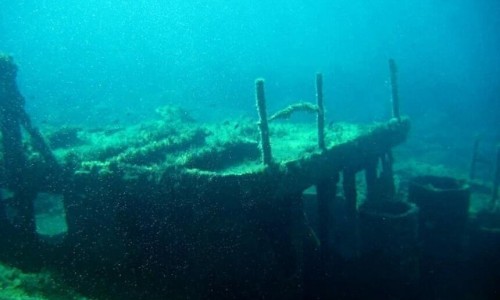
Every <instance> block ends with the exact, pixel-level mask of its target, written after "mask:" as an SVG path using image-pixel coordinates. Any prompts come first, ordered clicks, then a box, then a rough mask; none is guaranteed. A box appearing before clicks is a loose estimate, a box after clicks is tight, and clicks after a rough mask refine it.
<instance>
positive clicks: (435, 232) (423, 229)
mask: <svg viewBox="0 0 500 300" xmlns="http://www.w3.org/2000/svg"><path fill="white" fill-rule="evenodd" d="M408 197H409V201H410V202H413V203H415V204H417V206H418V207H419V208H420V220H419V223H420V230H419V236H420V240H421V243H422V251H423V254H424V255H426V256H431V257H435V258H447V259H453V257H456V256H457V255H460V253H461V251H462V246H463V239H464V234H465V229H466V225H467V219H468V213H469V199H470V189H469V185H468V184H467V183H466V182H465V181H461V180H457V179H454V178H450V177H439V176H419V177H415V178H413V179H412V180H411V181H410V186H409V192H408Z"/></svg>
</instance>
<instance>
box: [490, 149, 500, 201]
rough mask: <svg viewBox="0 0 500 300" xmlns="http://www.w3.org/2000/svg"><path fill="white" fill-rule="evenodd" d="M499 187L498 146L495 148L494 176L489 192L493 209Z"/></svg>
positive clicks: (499, 161) (499, 156)
mask: <svg viewBox="0 0 500 300" xmlns="http://www.w3.org/2000/svg"><path fill="white" fill-rule="evenodd" d="M499 185H500V146H497V156H496V164H495V176H494V178H493V186H492V191H491V207H492V208H493V209H494V208H495V205H496V201H497V199H498V186H499Z"/></svg>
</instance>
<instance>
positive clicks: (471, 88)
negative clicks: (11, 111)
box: [0, 0, 500, 127]
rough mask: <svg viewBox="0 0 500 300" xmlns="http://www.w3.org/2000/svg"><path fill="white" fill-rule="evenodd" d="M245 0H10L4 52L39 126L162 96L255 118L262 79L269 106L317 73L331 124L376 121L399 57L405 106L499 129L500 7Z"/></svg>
mask: <svg viewBox="0 0 500 300" xmlns="http://www.w3.org/2000/svg"><path fill="white" fill-rule="evenodd" d="M240 2H241V1H240ZM240 2H238V3H229V2H228V1H220V0H216V1H180V0H179V1H177V0H174V1H144V0H142V1H97V0H90V1H73V2H71V3H65V2H61V1H54V0H52V1H51V0H46V1H29V0H24V1H9V0H4V1H3V3H2V9H1V11H0V49H1V50H2V51H4V52H7V53H11V54H13V56H14V57H15V59H16V61H17V63H18V64H19V65H20V66H21V68H20V74H19V80H20V83H21V84H20V86H21V90H22V91H23V92H24V94H25V95H26V96H27V97H28V101H27V106H28V109H29V111H30V112H31V113H32V114H33V116H34V117H35V118H36V119H37V120H40V121H47V122H54V123H58V122H80V121H82V122H84V121H90V122H95V121H97V120H98V121H102V122H117V121H120V122H127V121H129V120H132V121H136V120H138V119H141V118H142V117H143V116H146V115H148V114H149V113H150V112H151V111H152V110H153V109H154V108H155V107H157V106H158V105H160V104H163V103H166V102H169V103H181V104H182V105H183V106H186V107H187V108H189V109H193V110H195V111H196V112H197V113H196V114H197V116H201V117H207V118H210V117H211V115H210V114H213V115H221V114H225V113H223V111H230V112H231V113H234V114H238V113H240V114H251V115H252V116H253V114H254V109H253V105H254V101H253V85H252V82H253V80H254V79H255V78H256V77H264V78H265V79H266V80H268V88H267V90H268V93H269V96H268V98H269V99H270V101H269V106H270V110H273V108H279V107H281V106H282V105H283V103H289V102H292V101H296V100H298V99H304V100H309V99H311V100H312V98H313V78H314V73H315V72H317V71H321V72H323V73H324V75H325V81H326V84H325V94H326V95H327V106H328V109H329V112H330V118H332V119H335V120H338V119H346V120H358V119H368V120H370V119H373V118H378V119H380V118H385V117H386V115H387V108H386V106H387V105H386V104H387V103H386V102H387V101H388V99H389V89H388V84H387V79H388V75H387V72H388V71H387V59H388V58H394V59H395V60H396V61H397V62H398V65H399V69H400V77H401V78H400V85H401V87H400V89H401V97H402V99H403V105H402V106H403V108H402V109H403V112H404V113H406V114H409V115H411V116H415V117H417V116H418V117H421V116H425V115H427V114H430V115H434V114H437V115H438V116H437V117H438V118H442V119H446V120H447V119H448V118H452V119H453V120H454V122H456V123H464V122H468V123H469V122H470V123H472V124H467V125H468V126H470V125H472V126H478V127H483V126H497V125H498V122H496V121H497V120H498V119H499V111H500V110H499V109H498V105H499V104H498V103H500V101H499V100H498V99H499V86H500V83H499V78H500V70H499V67H498V66H500V54H499V53H500V51H498V50H499V45H500V35H499V34H498V29H497V28H499V27H500V26H499V25H500V24H499V23H500V18H499V17H498V16H499V14H500V4H498V3H496V1H492V0H480V1H473V0H461V1H438V2H436V1H431V0H423V1H409V0H406V1H396V0H394V1H393V0H388V1H377V2H372V1H370V2H367V1H361V0H359V1H356V0H355V1H314V2H313V3H310V2H308V1H299V0H291V1H290V0H287V1H284V0H278V1H273V3H269V2H264V1H251V2H241V3H240ZM207 107H209V108H210V112H211V113H210V114H208V113H207V111H206V110H205V109H204V108H207ZM61 111H63V113H61ZM464 125H465V124H464ZM497 127H498V126H497Z"/></svg>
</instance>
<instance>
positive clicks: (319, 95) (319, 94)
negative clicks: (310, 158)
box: [316, 73, 325, 150]
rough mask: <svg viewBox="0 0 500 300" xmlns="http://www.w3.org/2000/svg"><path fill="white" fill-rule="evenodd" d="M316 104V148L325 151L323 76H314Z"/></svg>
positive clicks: (318, 74) (319, 74)
mask: <svg viewBox="0 0 500 300" xmlns="http://www.w3.org/2000/svg"><path fill="white" fill-rule="evenodd" d="M316 101H317V102H316V103H317V105H318V147H319V148H320V149H321V150H323V149H325V108H324V106H323V75H322V74H321V73H317V74H316Z"/></svg>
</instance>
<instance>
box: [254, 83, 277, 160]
mask: <svg viewBox="0 0 500 300" xmlns="http://www.w3.org/2000/svg"><path fill="white" fill-rule="evenodd" d="M255 97H256V100H257V110H258V111H259V131H260V139H261V145H260V146H261V153H262V162H263V163H264V164H265V165H270V164H271V163H272V160H273V157H272V154H271V141H270V139H269V125H268V123H267V109H266V97H265V93H264V79H257V80H256V81H255Z"/></svg>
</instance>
